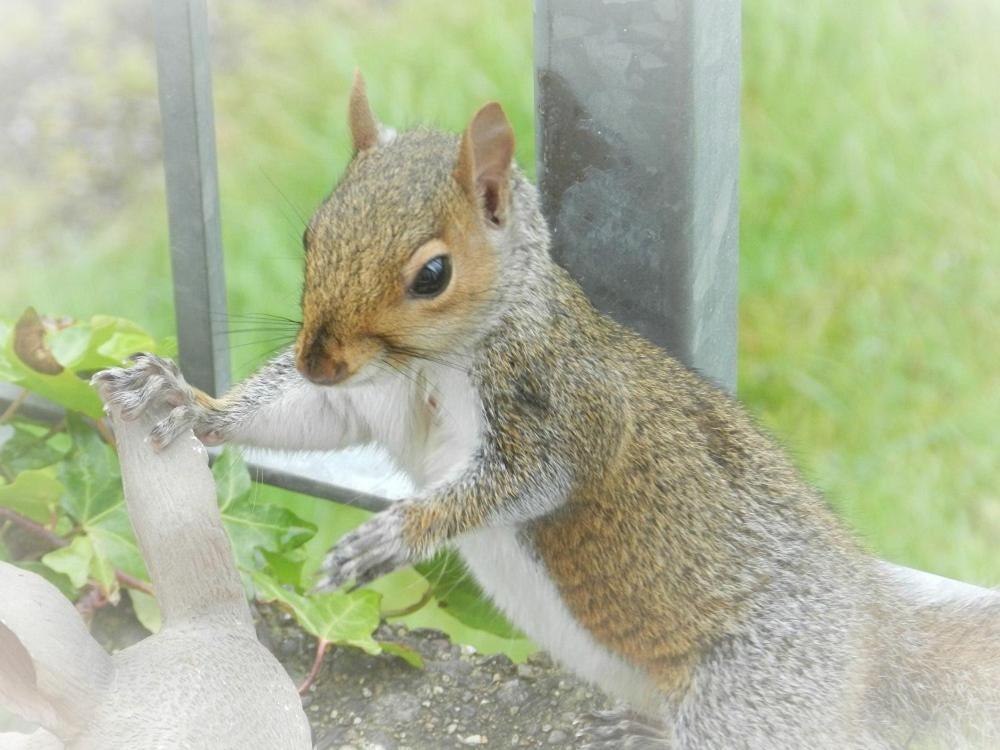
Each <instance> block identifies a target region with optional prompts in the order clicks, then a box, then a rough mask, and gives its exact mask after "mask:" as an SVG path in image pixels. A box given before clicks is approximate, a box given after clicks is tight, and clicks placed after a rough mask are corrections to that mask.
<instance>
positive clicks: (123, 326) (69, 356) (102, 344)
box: [48, 315, 159, 372]
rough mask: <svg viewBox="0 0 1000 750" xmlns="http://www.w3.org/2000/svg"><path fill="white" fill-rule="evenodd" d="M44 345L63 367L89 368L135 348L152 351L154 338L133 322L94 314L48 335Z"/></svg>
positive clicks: (122, 356)
mask: <svg viewBox="0 0 1000 750" xmlns="http://www.w3.org/2000/svg"><path fill="white" fill-rule="evenodd" d="M48 345H49V348H50V349H51V351H52V354H53V355H54V356H55V358H56V359H57V360H58V361H59V362H60V364H62V365H63V366H64V367H67V368H69V369H71V370H74V371H76V372H81V371H83V372H92V371H94V370H102V369H104V368H106V367H114V366H116V365H119V364H121V363H122V361H124V360H125V359H127V358H128V357H129V356H130V355H132V354H135V353H136V352H145V351H151V352H156V351H157V350H158V349H159V347H158V346H157V343H156V340H155V339H154V338H153V337H152V336H150V335H149V334H148V333H146V331H144V330H143V329H142V328H140V327H139V326H137V325H136V324H135V323H133V322H131V321H129V320H125V319H124V318H114V317H111V316H110V315H95V316H94V317H92V318H91V319H90V320H89V321H79V322H76V323H74V324H73V325H70V326H68V327H66V328H63V329H61V330H59V331H56V332H54V333H52V334H50V335H49V336H48Z"/></svg>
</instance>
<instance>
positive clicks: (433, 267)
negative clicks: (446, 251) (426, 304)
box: [410, 255, 451, 297]
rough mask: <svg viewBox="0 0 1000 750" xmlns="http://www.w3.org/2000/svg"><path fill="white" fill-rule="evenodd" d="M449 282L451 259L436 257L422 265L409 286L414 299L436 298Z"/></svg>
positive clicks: (441, 256) (445, 256) (444, 256)
mask: <svg viewBox="0 0 1000 750" xmlns="http://www.w3.org/2000/svg"><path fill="white" fill-rule="evenodd" d="M449 281H451V258H449V257H448V256H447V255H438V256H436V257H434V258H431V259H430V260H429V261H427V262H426V263H425V264H424V267H423V268H421V269H420V271H419V272H418V273H417V276H416V278H415V279H414V280H413V283H412V284H411V285H410V294H412V295H413V296H414V297H436V296H437V295H439V294H441V292H443V291H444V289H445V287H446V286H448V282H449Z"/></svg>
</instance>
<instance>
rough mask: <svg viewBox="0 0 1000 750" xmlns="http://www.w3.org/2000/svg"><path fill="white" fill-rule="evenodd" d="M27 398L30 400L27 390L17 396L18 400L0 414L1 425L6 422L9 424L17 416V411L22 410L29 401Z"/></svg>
mask: <svg viewBox="0 0 1000 750" xmlns="http://www.w3.org/2000/svg"><path fill="white" fill-rule="evenodd" d="M27 398H28V391H27V389H25V390H23V391H21V392H20V393H19V394H17V398H15V399H14V400H13V401H11V402H10V406H8V407H7V408H6V409H4V412H3V414H0V424H3V423H4V422H8V421H10V420H11V419H13V418H14V415H15V414H17V410H18V409H20V408H21V404H23V403H24V402H25V401H26V400H27Z"/></svg>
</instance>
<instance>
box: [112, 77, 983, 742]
mask: <svg viewBox="0 0 1000 750" xmlns="http://www.w3.org/2000/svg"><path fill="white" fill-rule="evenodd" d="M349 124H350V129H351V133H352V136H353V144H354V151H355V153H354V157H353V159H352V161H351V163H350V165H349V166H348V168H347V170H346V172H345V174H344V175H343V177H342V179H341V180H340V182H339V184H338V185H337V186H336V187H335V189H334V191H333V192H332V193H331V195H330V196H329V197H328V198H327V199H326V200H325V202H324V203H323V204H322V205H321V206H320V208H319V209H318V210H317V211H316V213H315V215H314V216H313V217H312V220H311V221H310V223H309V226H308V228H307V230H306V233H305V236H304V245H305V281H304V286H303V292H302V325H301V329H300V331H299V333H298V337H297V340H296V342H295V345H294V346H293V347H292V348H290V349H289V350H287V351H285V352H284V353H282V354H281V355H279V356H278V357H277V358H275V359H274V360H273V361H271V362H270V363H269V364H267V365H265V366H264V367H263V368H262V369H261V370H260V371H259V372H257V373H256V374H255V375H253V376H252V377H250V378H248V379H247V380H246V381H245V382H243V383H242V384H240V385H238V386H237V387H235V388H234V389H233V390H232V391H231V392H230V393H228V394H226V395H225V396H224V397H222V398H221V399H214V398H211V397H209V396H207V395H205V394H204V393H201V392H199V391H197V390H196V389H194V388H192V387H191V386H189V385H188V384H187V383H186V382H185V381H184V379H183V377H182V375H181V374H180V372H179V371H178V370H177V368H176V367H175V366H174V365H173V364H172V363H169V362H165V361H163V360H161V359H158V358H156V357H153V356H149V355H145V356H142V357H140V358H138V359H137V360H136V362H135V363H134V365H133V366H132V367H130V368H125V369H116V370H111V371H107V372H105V373H103V374H101V375H99V376H98V378H99V379H100V380H101V382H102V383H104V384H107V385H109V386H111V389H112V390H113V391H114V393H115V394H116V395H115V396H114V398H115V401H116V403H117V405H118V406H120V407H121V408H122V409H123V413H124V414H125V415H126V416H127V415H130V414H131V415H136V414H139V413H141V412H142V411H144V410H145V409H146V408H147V407H148V406H149V405H150V404H154V403H156V404H162V403H163V402H164V401H166V402H168V403H169V404H170V405H171V406H172V407H173V408H172V411H171V413H170V415H169V416H168V417H167V418H166V419H164V420H163V421H162V422H160V423H159V424H158V425H157V426H156V427H155V428H154V430H153V433H152V438H153V440H154V441H155V442H156V443H158V444H161V445H165V444H168V443H169V442H170V441H171V440H173V439H174V438H175V437H176V436H177V435H178V434H179V433H180V432H181V431H182V430H184V429H186V428H188V427H193V428H194V430H195V432H196V433H197V434H198V435H199V436H200V437H202V438H203V439H204V440H206V441H207V442H220V441H231V442H235V443H242V444H247V445H256V446H262V447H270V448H279V449H287V450H301V449H320V450H332V449H339V448H344V447H347V446H351V445H360V444H368V443H377V444H380V445H382V446H384V447H385V448H386V449H387V450H388V451H389V452H390V453H391V454H392V455H393V456H394V457H395V458H396V459H397V461H398V462H399V464H400V465H401V467H402V468H404V469H405V470H406V471H407V472H408V473H409V474H410V476H411V477H412V478H413V480H414V482H415V483H416V484H417V486H418V487H420V491H419V494H418V495H417V496H415V497H413V498H411V499H407V500H403V501H399V502H397V503H395V504H394V505H393V506H392V507H390V508H389V509H387V510H385V511H383V512H381V513H378V514H377V515H375V516H374V517H372V518H371V519H370V520H369V521H367V522H366V523H364V524H363V525H361V526H360V527H359V528H357V529H356V530H355V531H353V532H351V533H349V534H348V535H346V536H345V537H344V538H343V539H341V540H340V542H339V543H338V544H337V545H336V547H335V548H334V549H333V551H332V552H331V554H330V556H329V557H328V559H327V561H326V564H325V575H324V578H323V580H322V581H321V585H322V586H325V587H336V586H339V585H342V584H344V583H346V582H349V581H354V582H357V583H364V582H367V581H370V580H372V579H373V578H375V577H377V576H380V575H383V574H385V573H388V572H390V571H392V570H394V569H397V568H399V567H401V566H405V565H408V564H410V563H413V562H415V561H418V560H421V559H424V558H426V557H428V556H429V555H431V554H432V553H433V552H434V551H436V550H438V549H439V548H441V547H442V546H443V545H453V546H455V547H456V548H457V549H458V550H459V552H460V553H461V555H462V557H463V558H464V560H465V562H466V563H467V565H468V567H469V568H470V570H471V571H472V573H473V574H474V576H475V578H476V579H477V580H478V582H479V583H480V584H481V585H482V587H483V589H484V590H485V591H486V592H487V593H488V594H489V595H490V597H491V598H492V599H493V600H494V602H495V603H496V604H497V605H498V606H499V607H500V608H501V609H502V610H503V611H504V612H505V613H506V614H507V615H508V616H509V618H510V619H511V621H512V622H513V623H514V624H515V625H517V626H518V627H520V628H521V629H522V630H523V631H524V632H525V633H527V634H528V635H529V636H530V637H531V638H533V639H534V640H535V641H536V642H537V643H539V644H540V645H541V646H542V647H544V648H546V649H547V650H548V651H550V652H551V653H552V654H553V655H554V656H555V657H557V658H558V659H560V660H561V661H562V662H563V663H564V664H565V665H566V666H567V667H568V668H569V669H571V670H573V671H574V672H576V673H577V674H579V675H580V676H582V677H583V678H585V679H587V680H590V681H592V682H593V683H596V684H597V685H599V686H601V687H602V688H603V689H605V690H606V691H607V692H608V693H610V694H611V695H613V696H616V697H618V698H620V699H622V700H624V701H626V702H627V703H628V704H630V705H631V706H633V707H634V708H635V709H636V710H637V711H639V712H641V713H644V714H647V715H650V716H655V717H658V718H659V719H661V720H662V722H663V725H664V730H663V735H662V736H661V737H659V738H657V739H655V740H652V739H649V738H647V739H646V740H642V741H643V742H645V741H647V740H648V742H653V743H655V746H657V747H659V746H662V747H670V748H736V747H739V748H778V747H780V748H798V747H808V748H894V747H904V746H913V745H914V744H921V743H934V742H940V743H942V744H943V746H945V747H950V748H953V747H960V746H973V747H998V746H1000V596H998V595H996V594H993V593H984V594H981V595H970V596H968V597H965V598H961V597H957V598H955V597H953V598H949V597H946V596H945V597H937V598H932V597H929V596H928V597H921V596H919V595H918V594H916V593H914V590H913V589H912V587H911V586H910V585H909V584H908V582H907V581H906V580H905V577H904V576H901V575H897V574H895V573H894V572H893V571H892V569H890V568H889V567H888V566H885V565H883V564H882V563H880V562H879V561H877V560H875V559H874V558H872V557H871V556H870V555H868V554H867V553H866V552H864V551H863V550H862V549H861V548H860V547H859V545H858V544H857V543H856V542H855V541H854V539H853V538H852V535H851V534H850V533H849V532H848V531H847V530H845V528H844V526H843V525H842V523H841V522H840V521H839V520H838V519H837V517H836V516H835V514H834V513H833V512H832V511H831V509H830V508H829V507H828V505H827V503H826V502H825V501H824V500H823V498H821V496H820V495H819V494H818V493H817V491H816V490H814V489H813V488H812V487H810V486H809V485H808V484H807V483H806V482H805V481H804V480H803V479H802V477H801V476H800V475H799V473H798V472H797V471H796V469H795V468H794V467H793V466H792V464H791V462H790V461H789V459H788V458H787V456H786V455H785V453H784V452H783V451H782V449H781V448H780V447H778V446H777V445H776V444H775V443H774V442H773V441H772V440H771V439H770V438H769V437H768V436H767V435H765V434H764V433H763V432H762V431H761V430H760V429H759V428H758V427H757V426H756V425H755V424H754V422H753V420H752V419H751V418H750V417H749V416H748V414H747V413H746V412H745V410H744V409H743V408H742V407H741V406H740V404H739V403H738V402H736V401H735V400H734V399H732V398H731V397H729V396H728V395H726V394H725V393H723V392H722V391H720V390H719V389H718V388H716V387H715V386H714V385H712V384H710V383H709V382H707V381H705V380H703V379H702V378H701V377H699V376H698V375H697V374H695V373H693V372H691V371H690V370H688V369H687V368H685V367H684V366H683V365H681V364H680V363H678V362H677V361H676V360H674V359H673V358H671V357H670V356H668V355H667V354H666V353H664V352H663V351H661V350H660V349H658V348H657V347H655V346H653V345H652V344H650V343H649V342H647V341H645V340H644V339H642V338H641V337H640V336H638V335H636V334H634V333H632V332H631V331H629V330H626V329H625V328H623V327H621V326H619V325H617V324H616V323H614V322H613V321H611V320H610V319H608V318H606V317H604V316H603V315H601V314H600V313H599V312H597V311H596V310H595V309H594V308H593V307H592V306H591V304H590V303H589V302H588V300H587V299H586V297H585V296H584V294H583V292H582V291H581V289H580V288H579V287H578V285H577V284H576V283H575V282H574V281H573V280H572V279H571V278H570V276H569V275H568V274H567V273H566V272H565V271H564V270H563V269H561V268H560V267H559V266H557V265H556V264H555V263H554V262H553V261H552V260H551V259H550V256H549V232H548V228H547V226H546V223H545V220H544V218H543V217H542V214H541V211H540V209H539V202H538V197H537V193H536V190H535V188H534V186H533V185H531V183H530V182H529V181H528V180H527V179H526V178H525V177H524V175H523V174H522V172H521V171H520V170H519V169H518V168H517V166H516V165H515V164H514V163H513V151H514V136H513V133H512V130H511V127H510V124H509V123H508V121H507V118H506V116H505V114H504V112H503V110H502V109H501V107H500V106H499V105H498V104H496V103H491V104H487V105H486V106H484V107H483V108H482V109H480V110H479V111H478V112H477V113H476V115H475V116H474V117H473V119H472V120H471V122H470V124H469V126H468V127H467V128H466V130H465V131H464V133H462V135H461V136H460V137H456V136H454V135H451V134H445V133H440V132H436V131H432V130H424V129H418V130H413V131H410V132H405V133H400V134H396V133H395V132H394V131H391V130H389V129H387V128H385V127H383V126H382V125H380V124H379V123H378V122H377V120H376V119H375V117H374V116H373V114H372V112H371V109H370V107H369V104H368V101H367V97H366V94H365V88H364V84H363V81H362V80H361V78H360V76H358V77H357V78H356V79H355V84H354V88H353V90H352V92H351V97H350V112H349ZM608 272H609V273H614V268H613V264H610V263H609V270H608ZM615 742H616V744H614V745H612V746H615V747H626V746H631V745H629V742H631V740H628V739H627V738H624V737H622V738H619V740H616V741H615ZM636 742H637V743H638V742H639V740H638V739H637V738H636ZM922 746H924V745H922Z"/></svg>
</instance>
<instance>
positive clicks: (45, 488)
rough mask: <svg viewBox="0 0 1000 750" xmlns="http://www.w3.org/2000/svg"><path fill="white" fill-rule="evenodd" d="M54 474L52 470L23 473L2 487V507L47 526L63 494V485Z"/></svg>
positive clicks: (0, 487) (0, 498)
mask: <svg viewBox="0 0 1000 750" xmlns="http://www.w3.org/2000/svg"><path fill="white" fill-rule="evenodd" d="M53 474H54V471H53V470H52V469H50V468H47V469H31V470H29V471H22V472H21V473H20V474H18V475H17V476H16V477H14V481H13V482H11V483H10V484H5V485H2V486H0V506H3V507H5V508H10V509H11V510H14V511H17V512H18V513H20V514H21V515H22V516H27V517H28V518H30V519H31V520H32V521H35V522H37V523H41V524H47V523H48V522H49V521H50V520H51V519H52V513H53V512H54V511H55V508H56V505H57V504H58V502H59V498H60V497H61V496H62V493H63V486H62V484H60V482H59V481H58V480H57V479H56V478H55V476H53Z"/></svg>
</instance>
